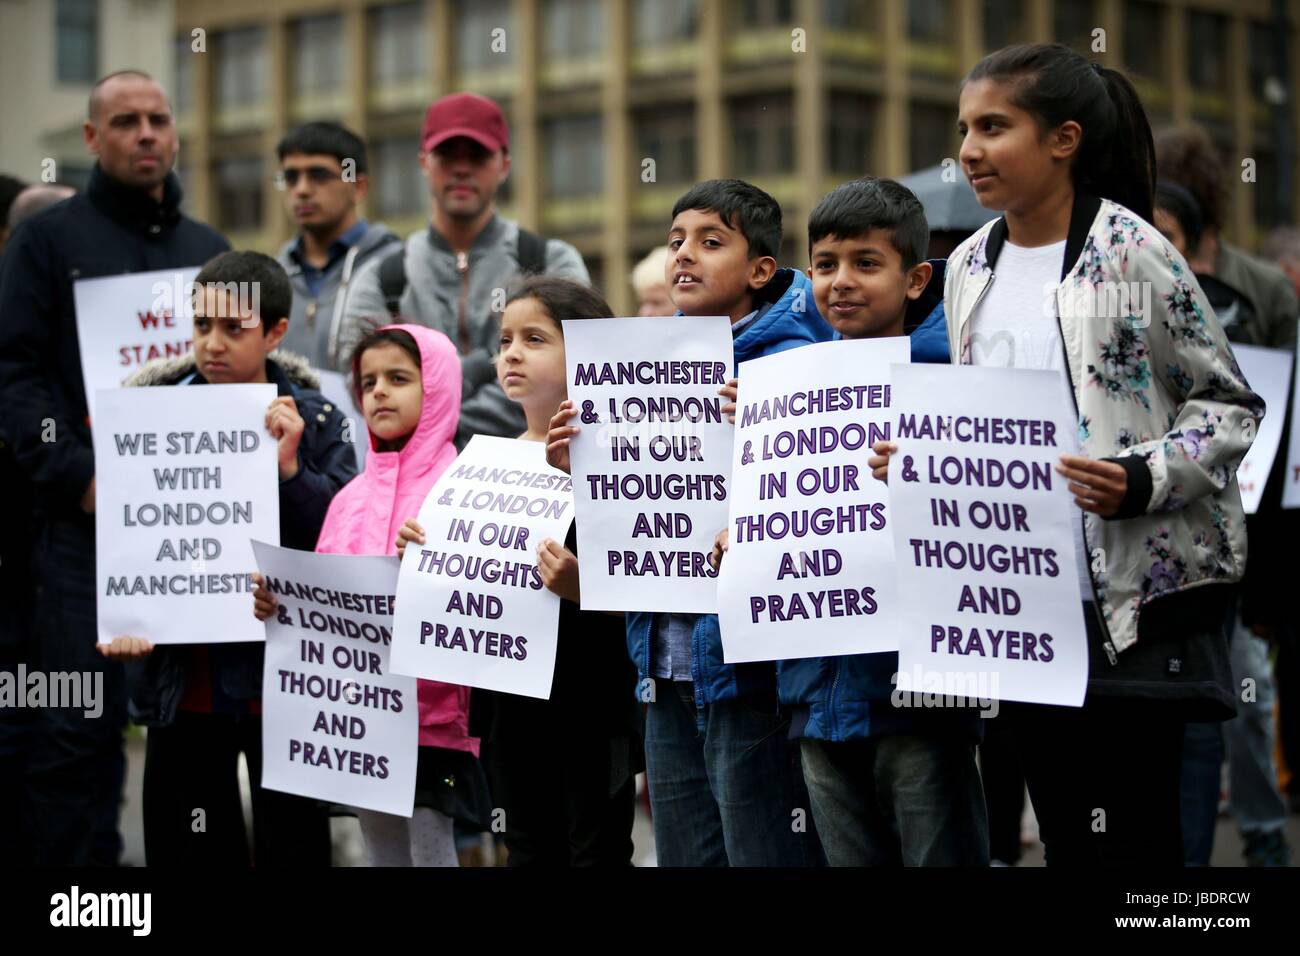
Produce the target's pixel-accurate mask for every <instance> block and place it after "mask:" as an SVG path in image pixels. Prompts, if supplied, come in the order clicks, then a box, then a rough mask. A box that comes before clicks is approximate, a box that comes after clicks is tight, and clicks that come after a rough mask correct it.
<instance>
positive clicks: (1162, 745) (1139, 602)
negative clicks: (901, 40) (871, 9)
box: [945, 44, 1264, 866]
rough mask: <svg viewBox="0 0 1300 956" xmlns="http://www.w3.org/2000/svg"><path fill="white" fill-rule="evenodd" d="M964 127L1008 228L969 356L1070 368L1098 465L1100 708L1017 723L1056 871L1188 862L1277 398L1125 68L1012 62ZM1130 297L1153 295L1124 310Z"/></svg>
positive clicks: (974, 179)
mask: <svg viewBox="0 0 1300 956" xmlns="http://www.w3.org/2000/svg"><path fill="white" fill-rule="evenodd" d="M958 126H959V130H960V133H961V136H962V138H963V139H962V148H961V163H962V167H963V169H964V171H965V173H966V175H967V177H968V179H969V180H970V183H971V185H972V187H973V188H974V190H975V193H976V195H977V196H978V197H979V201H980V203H981V205H983V206H985V207H986V208H989V209H997V210H1001V211H1003V216H1002V217H1001V218H999V219H996V220H994V221H993V222H991V223H989V224H988V225H987V226H985V227H984V228H982V229H981V230H980V231H979V232H977V233H976V234H975V235H974V236H972V237H971V238H970V239H968V240H967V241H966V242H965V243H963V244H962V245H961V246H959V247H958V248H957V250H956V251H955V252H954V253H953V255H952V257H951V259H950V260H949V266H948V271H947V280H946V283H945V285H946V288H945V296H946V300H945V306H946V312H947V319H948V335H949V343H950V346H951V349H952V354H953V355H957V356H960V360H961V362H962V363H964V364H975V365H1002V366H1006V367H1014V368H1046V369H1056V370H1059V371H1060V373H1061V382H1062V388H1063V389H1066V390H1067V391H1068V394H1069V401H1070V403H1071V407H1072V408H1075V409H1077V412H1078V425H1079V439H1080V443H1081V446H1082V454H1081V455H1078V456H1073V455H1063V456H1062V457H1061V460H1060V463H1059V465H1058V471H1059V472H1060V473H1061V475H1062V476H1064V477H1065V479H1067V481H1068V483H1069V485H1068V487H1069V490H1070V492H1071V494H1072V495H1073V498H1074V503H1075V505H1076V506H1077V508H1078V510H1077V511H1076V518H1077V519H1078V520H1077V530H1076V535H1075V537H1076V551H1077V553H1078V560H1079V563H1080V582H1079V586H1080V596H1081V598H1082V600H1083V602H1084V605H1085V607H1084V614H1085V620H1086V621H1087V624H1088V651H1089V668H1090V670H1089V679H1088V691H1087V696H1086V699H1085V701H1084V705H1083V707H1081V708H1071V707H1048V706H1042V705H1026V704H1008V705H1006V706H1005V709H1004V712H1006V713H1008V715H1009V716H1010V717H1011V723H1012V726H1013V727H1014V729H1015V737H1016V741H1017V747H1018V749H1019V751H1020V755H1021V759H1022V762H1023V766H1024V771H1025V778H1026V781H1027V783H1028V785H1029V792H1030V796H1031V798H1032V799H1033V802H1034V809H1035V811H1036V813H1037V815H1038V819H1039V822H1040V825H1041V831H1042V836H1043V842H1044V844H1045V846H1046V853H1047V862H1048V863H1049V864H1056V865H1060V864H1066V865H1070V864H1096V863H1103V864H1135V863H1143V864H1155V865H1169V866H1178V865H1180V864H1181V862H1182V853H1181V845H1180V835H1179V762H1180V753H1181V742H1182V735H1183V725H1184V723H1186V722H1187V721H1189V720H1223V719H1226V718H1228V717H1230V716H1231V715H1232V713H1233V710H1234V698H1235V694H1234V689H1233V686H1232V683H1231V672H1230V669H1229V667H1228V654H1227V643H1226V633H1225V624H1226V620H1227V613H1228V609H1229V607H1230V603H1231V596H1232V595H1231V592H1232V584H1233V583H1234V582H1236V581H1237V580H1238V579H1239V578H1240V577H1241V574H1242V571H1243V569H1244V567H1245V560H1246V535H1245V520H1244V517H1243V514H1242V507H1241V498H1240V494H1239V492H1238V489H1237V480H1236V471H1237V465H1238V464H1239V463H1240V461H1241V459H1242V457H1243V456H1244V455H1245V453H1246V450H1247V449H1248V448H1249V446H1250V440H1251V437H1252V436H1253V434H1254V430H1255V428H1257V427H1258V424H1259V421H1260V419H1261V417H1262V416H1263V414H1264V406H1263V402H1262V401H1261V400H1260V398H1259V396H1258V395H1256V394H1255V393H1254V392H1252V391H1251V389H1250V387H1249V385H1248V384H1247V383H1246V381H1245V379H1244V377H1243V376H1242V374H1241V370H1240V369H1239V368H1238V367H1237V363H1236V361H1235V360H1234V359H1233V356H1232V352H1231V350H1230V349H1229V347H1228V342H1227V339H1226V338H1225V336H1224V334H1223V330H1222V329H1221V328H1220V326H1219V322H1218V320H1217V319H1216V318H1215V315H1214V312H1213V309H1212V308H1211V306H1210V304H1209V302H1208V301H1207V300H1206V298H1205V296H1204V294H1203V293H1202V291H1201V288H1200V286H1199V285H1198V284H1197V281H1196V279H1195V277H1194V276H1193V275H1192V273H1191V270H1190V269H1189V268H1188V267H1187V263H1186V262H1185V261H1184V259H1183V257H1182V256H1181V255H1179V253H1178V252H1177V251H1176V250H1175V249H1174V248H1173V247H1172V246H1171V245H1170V244H1169V243H1168V242H1167V241H1166V240H1165V239H1164V237H1163V236H1162V235H1161V234H1160V233H1159V232H1158V231H1157V230H1156V228H1155V227H1154V226H1152V225H1151V218H1152V191H1153V188H1154V184H1155V150H1154V147H1153V145H1152V138H1151V130H1150V127H1149V126H1148V124H1147V119H1146V114H1145V113H1144V111H1143V109H1142V104H1141V102H1140V101H1139V99H1138V97H1137V94H1136V92H1135V91H1134V89H1133V87H1132V85H1131V84H1130V83H1129V82H1128V80H1127V79H1125V78H1124V76H1123V75H1121V74H1120V73H1118V72H1116V71H1114V70H1110V69H1106V68H1103V67H1100V66H1096V65H1094V64H1092V63H1089V62H1088V60H1086V59H1085V58H1084V57H1082V56H1081V55H1079V54H1078V53H1075V52H1074V51H1072V50H1070V49H1069V48H1067V47H1064V46H1061V45H1059V44H1051V45H1024V46H1014V47H1009V48H1007V49H1004V50H999V51H997V52H996V53H993V54H990V55H989V56H988V57H986V58H985V59H984V60H982V61H981V62H980V63H979V64H977V65H976V66H975V68H974V69H973V70H972V71H971V72H970V75H969V76H967V77H966V79H965V81H964V82H963V84H962V91H961V101H960V111H959V118H958ZM1119 283H1123V284H1124V285H1123V286H1122V287H1121V286H1120V285H1119ZM1121 288H1122V289H1124V290H1126V291H1130V292H1132V291H1134V290H1136V292H1137V293H1138V294H1137V295H1135V296H1132V297H1131V298H1130V300H1129V301H1128V307H1127V308H1118V309H1113V311H1114V312H1116V313H1119V314H1106V313H1107V312H1108V310H1111V307H1110V305H1109V303H1111V302H1116V301H1118V302H1121V303H1122V302H1124V301H1125V300H1124V299H1118V300H1117V299H1116V297H1115V296H1114V295H1108V294H1107V293H1108V291H1109V290H1118V289H1121ZM1148 293H1149V296H1150V298H1149V300H1148V299H1147V294H1148ZM1148 305H1149V308H1148V307H1147V306H1148Z"/></svg>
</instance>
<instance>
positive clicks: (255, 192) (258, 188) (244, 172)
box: [212, 156, 265, 232]
mask: <svg viewBox="0 0 1300 956" xmlns="http://www.w3.org/2000/svg"><path fill="white" fill-rule="evenodd" d="M212 171H213V179H214V180H215V182H216V192H217V203H216V210H217V228H218V229H220V230H221V231H222V232H256V231H257V230H259V229H261V228H262V190H263V188H264V186H265V176H264V174H263V169H262V159H261V157H259V156H243V157H238V158H231V159H221V160H218V161H217V162H216V163H214V164H213V170H212Z"/></svg>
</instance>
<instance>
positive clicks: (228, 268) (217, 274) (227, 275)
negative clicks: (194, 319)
mask: <svg viewBox="0 0 1300 956" xmlns="http://www.w3.org/2000/svg"><path fill="white" fill-rule="evenodd" d="M240 283H250V284H252V283H256V285H254V286H252V288H255V289H257V302H258V316H257V317H258V318H259V319H261V320H262V334H263V335H265V334H266V330H267V328H268V327H269V326H270V325H273V324H275V323H276V322H279V321H280V320H281V319H285V318H288V317H289V311H290V309H292V308H293V287H292V286H291V285H289V276H288V275H286V274H285V271H284V269H283V268H282V267H281V266H280V263H278V262H276V261H275V260H274V259H272V258H271V257H270V256H268V255H264V254H263V253H260V252H248V251H237V252H234V251H232V252H223V253H222V254H221V255H219V256H217V257H216V258H215V259H209V260H208V262H207V263H205V264H204V266H203V268H202V269H200V270H199V274H198V275H197V276H195V277H194V287H195V289H196V290H197V289H199V288H202V287H204V286H210V285H215V286H219V287H222V288H227V289H229V290H230V291H231V292H232V293H234V294H236V295H239V294H240V292H239V288H240ZM246 288H247V287H246ZM231 318H234V316H231ZM268 320H269V321H268Z"/></svg>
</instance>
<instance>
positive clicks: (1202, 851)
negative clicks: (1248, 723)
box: [1178, 723, 1223, 866]
mask: <svg viewBox="0 0 1300 956" xmlns="http://www.w3.org/2000/svg"><path fill="white" fill-rule="evenodd" d="M1222 769H1223V724H1205V723H1189V724H1187V725H1186V727H1185V729H1184V731H1183V765H1182V776H1181V779H1180V783H1179V794H1178V797H1179V806H1180V808H1181V819H1182V824H1181V825H1182V833H1183V865H1184V866H1209V865H1210V856H1211V855H1212V854H1213V852H1214V830H1215V827H1216V826H1217V824H1218V819H1219V778H1220V772H1221V771H1222Z"/></svg>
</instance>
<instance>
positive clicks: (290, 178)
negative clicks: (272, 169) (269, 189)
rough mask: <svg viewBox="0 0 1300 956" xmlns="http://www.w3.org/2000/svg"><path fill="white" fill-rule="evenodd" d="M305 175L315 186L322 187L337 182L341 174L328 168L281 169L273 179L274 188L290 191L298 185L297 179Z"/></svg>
mask: <svg viewBox="0 0 1300 956" xmlns="http://www.w3.org/2000/svg"><path fill="white" fill-rule="evenodd" d="M303 175H305V176H306V177H307V178H308V179H310V180H311V181H312V182H313V183H315V184H316V185H317V186H324V185H325V184H326V183H332V182H337V181H338V180H339V178H340V177H341V176H342V173H339V172H336V171H335V170H333V169H330V168H329V167H328V166H308V167H307V168H306V169H282V170H280V172H279V173H278V174H277V175H276V177H275V186H276V188H277V189H292V188H293V187H294V186H297V185H298V178H299V177H300V176H303Z"/></svg>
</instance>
